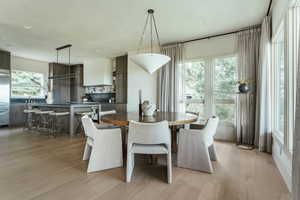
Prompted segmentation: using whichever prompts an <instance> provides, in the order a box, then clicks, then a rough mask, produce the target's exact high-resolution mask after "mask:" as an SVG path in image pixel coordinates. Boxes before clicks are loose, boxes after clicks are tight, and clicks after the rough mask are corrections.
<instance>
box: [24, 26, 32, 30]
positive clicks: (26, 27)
mask: <svg viewBox="0 0 300 200" xmlns="http://www.w3.org/2000/svg"><path fill="white" fill-rule="evenodd" d="M24 28H25V29H31V28H32V26H29V25H24Z"/></svg>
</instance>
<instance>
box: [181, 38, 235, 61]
mask: <svg viewBox="0 0 300 200" xmlns="http://www.w3.org/2000/svg"><path fill="white" fill-rule="evenodd" d="M234 53H236V40H235V35H227V36H223V37H216V38H211V39H206V40H200V41H198V42H191V43H187V44H185V58H186V59H187V60H188V59H196V58H203V57H209V56H220V55H229V54H234Z"/></svg>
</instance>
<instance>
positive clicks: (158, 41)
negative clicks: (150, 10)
mask: <svg viewBox="0 0 300 200" xmlns="http://www.w3.org/2000/svg"><path fill="white" fill-rule="evenodd" d="M152 17H153V24H154V29H155V33H156V37H157V43H158V46H159V48H161V45H160V39H159V36H158V30H157V26H156V22H155V17H154V15H153V14H152Z"/></svg>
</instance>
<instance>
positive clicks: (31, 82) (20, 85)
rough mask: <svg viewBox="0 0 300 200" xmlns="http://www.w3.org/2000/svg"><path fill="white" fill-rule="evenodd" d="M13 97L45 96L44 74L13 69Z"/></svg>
mask: <svg viewBox="0 0 300 200" xmlns="http://www.w3.org/2000/svg"><path fill="white" fill-rule="evenodd" d="M11 96H12V97H13V98H26V97H27V98H28V97H31V98H42V97H44V76H43V74H40V73H35V72H25V71H17V70H13V71H12V72H11Z"/></svg>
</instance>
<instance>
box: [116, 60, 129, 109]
mask: <svg viewBox="0 0 300 200" xmlns="http://www.w3.org/2000/svg"><path fill="white" fill-rule="evenodd" d="M127 62H128V56H127V55H125V56H119V57H117V58H116V80H115V90H116V103H123V104H127V78H128V75H127V71H128V69H127V68H128V66H127Z"/></svg>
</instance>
